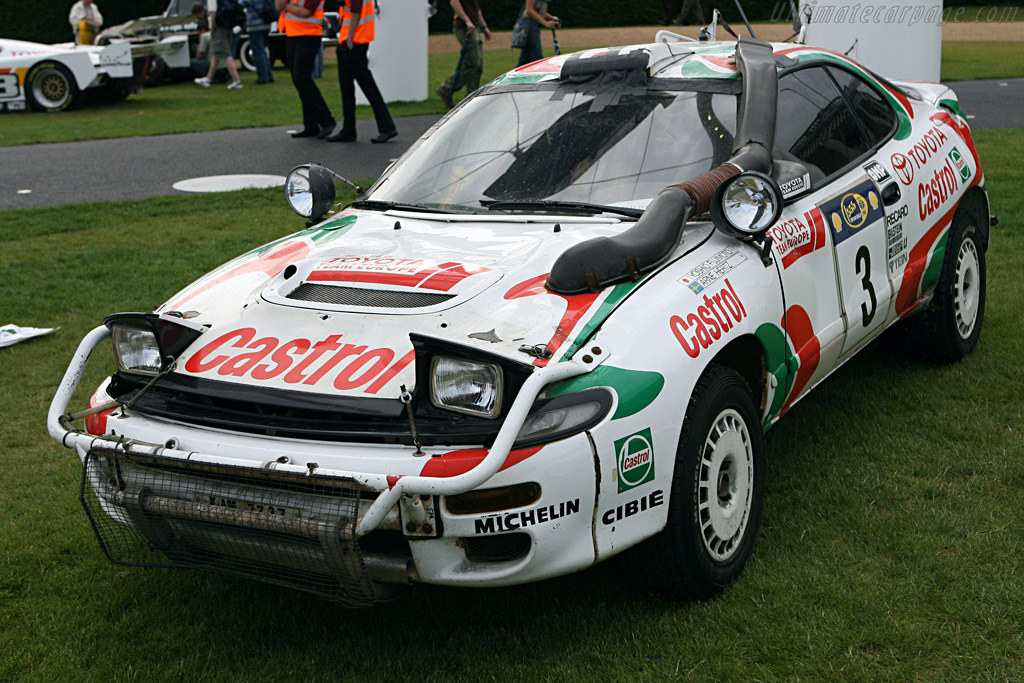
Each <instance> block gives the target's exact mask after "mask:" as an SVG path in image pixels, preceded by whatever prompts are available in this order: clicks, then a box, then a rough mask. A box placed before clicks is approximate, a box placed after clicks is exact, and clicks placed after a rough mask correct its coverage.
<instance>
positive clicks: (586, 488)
mask: <svg viewBox="0 0 1024 683" xmlns="http://www.w3.org/2000/svg"><path fill="white" fill-rule="evenodd" d="M108 335H109V333H108V331H107V329H106V328H105V327H101V328H97V329H96V330H93V331H92V332H91V333H90V334H89V335H87V336H86V338H85V339H83V341H82V343H81V344H80V345H79V348H78V350H77V352H76V354H75V357H74V359H73V361H72V363H71V365H70V366H69V368H68V370H67V372H66V373H65V376H64V379H63V381H62V383H61V385H60V387H59V389H58V391H57V393H56V394H55V396H54V399H53V401H52V403H51V406H50V412H49V416H48V426H49V430H50V434H51V436H53V438H54V439H56V440H57V441H58V442H60V443H62V444H63V445H65V446H66V447H69V448H73V449H75V450H76V451H77V452H78V454H79V457H80V459H81V460H82V462H83V477H82V490H81V495H82V501H83V504H84V506H85V508H86V511H87V513H88V514H89V517H90V520H91V521H92V523H93V527H94V529H95V530H96V534H97V537H98V539H99V541H100V544H101V546H102V547H103V550H104V552H105V553H106V554H107V556H108V557H109V558H110V559H111V560H112V561H114V562H116V563H121V564H129V565H139V566H152V565H157V566H174V567H198V568H204V569H210V570H214V571H220V572H224V573H229V574H235V575H242V576H246V577H250V578H256V579H259V580H262V581H267V582H270V583H275V584H280V585H286V586H290V587H294V588H298V589H301V590H305V591H308V592H312V593H315V594H318V595H321V596H323V597H325V598H327V599H330V600H334V601H337V602H341V603H344V604H349V605H365V604H370V603H373V602H376V601H380V600H384V599H387V598H388V597H390V596H391V594H392V592H393V591H391V590H389V589H388V588H387V587H388V586H394V585H396V584H407V583H410V582H413V581H424V582H430V583H441V584H449V585H503V584H509V583H519V582H523V581H530V580H536V579H540V578H545V577H547V576H553V575H556V574H562V573H566V572H568V571H572V570H574V569H579V568H581V567H583V566H587V565H589V564H590V563H592V562H593V558H594V552H593V542H592V528H593V527H592V524H593V510H594V507H595V505H594V503H595V498H596V490H595V489H596V486H595V484H594V472H595V467H594V453H593V449H592V447H591V446H590V442H589V439H588V438H587V436H586V435H583V434H580V435H577V436H575V437H571V438H569V439H565V440H563V441H560V442H557V443H555V444H549V445H547V446H545V447H544V449H543V455H544V457H543V461H544V462H543V465H542V466H541V467H533V466H529V465H528V466H526V467H523V466H520V467H519V468H517V469H516V470H514V471H510V470H508V469H503V465H505V464H506V460H507V459H508V458H509V454H510V450H511V446H512V443H513V442H514V440H515V437H516V435H517V434H518V433H519V430H520V428H521V427H522V424H523V422H524V420H525V419H526V415H527V413H528V411H529V409H530V407H531V406H532V405H533V403H534V401H535V399H536V398H537V395H538V394H539V393H540V391H541V390H542V389H543V388H544V386H546V385H547V384H549V383H551V382H554V381H557V380H560V379H563V378H566V377H571V376H574V375H578V374H581V373H583V372H587V371H589V370H590V369H592V368H593V367H595V366H596V365H598V364H599V363H600V362H601V361H603V360H604V359H603V358H601V357H597V358H594V359H593V361H592V362H591V363H589V364H582V363H577V362H572V361H569V362H563V363H557V364H554V365H552V366H549V367H547V368H543V369H539V370H537V371H536V372H534V373H533V374H532V375H531V376H530V377H529V378H528V379H527V381H526V383H525V384H524V386H523V388H522V390H521V391H520V393H519V395H518V396H517V397H516V399H515V401H514V402H513V404H512V406H511V408H510V411H509V414H508V417H507V418H506V419H505V421H504V423H503V425H502V427H501V429H500V431H499V433H498V436H497V438H496V439H495V442H494V444H493V445H492V447H491V448H490V450H489V451H488V452H487V453H486V454H485V455H484V456H483V458H482V459H481V460H480V461H479V462H478V463H477V464H476V465H475V466H471V467H469V468H468V470H467V471H464V472H461V473H458V474H455V475H454V476H444V475H440V476H422V474H412V473H411V472H413V471H417V472H418V471H419V468H421V467H422V465H423V462H424V460H425V459H424V458H422V457H421V458H419V459H418V460H417V464H416V469H415V470H413V469H410V467H409V461H410V459H411V456H410V453H411V450H412V449H410V448H407V447H394V448H391V449H388V448H386V447H385V448H381V447H376V448H373V447H367V446H365V445H364V446H361V447H360V446H351V447H349V446H345V445H338V444H322V443H321V444H305V443H301V442H294V441H292V442H289V441H288V440H276V441H275V440H273V439H267V438H264V437H255V436H246V435H232V434H227V433H220V432H216V431H213V430H206V429H200V428H195V427H187V426H184V427H183V426H181V425H175V424H170V423H167V422H166V421H159V420H152V419H148V418H145V416H138V415H130V411H125V410H124V409H123V408H122V409H120V413H121V416H120V418H118V421H119V427H120V428H119V429H118V430H117V431H118V432H120V434H121V435H120V436H116V435H114V434H113V433H109V434H106V435H101V436H97V435H92V434H87V433H85V432H82V431H79V430H76V429H73V428H72V427H71V424H70V421H69V419H68V417H67V416H66V415H65V410H66V406H67V403H68V401H69V399H70V397H71V395H72V393H73V392H74V390H75V388H76V386H77V384H78V382H79V380H80V378H81V376H82V372H83V370H84V368H85V365H86V364H87V362H88V359H89V357H90V355H91V353H92V351H93V350H94V349H95V348H96V347H97V346H98V345H99V344H100V343H101V342H102V341H103V340H105V339H106V338H107V336H108ZM172 432H173V433H174V434H175V436H174V438H173V440H171V441H169V438H170V437H169V434H171V433H172ZM179 436H180V437H181V438H180V442H179V441H178V438H179ZM129 437H130V438H129ZM182 444H187V447H185V446H183V445H182ZM289 449H290V450H289ZM339 451H351V452H352V453H353V457H338V452H339ZM388 451H391V452H390V453H389V452H388ZM395 451H398V452H399V454H400V456H401V457H396V454H395ZM318 453H319V455H318ZM282 454H284V455H286V456H288V457H281V456H282ZM289 454H290V455H289ZM321 456H322V457H321ZM389 456H390V457H389ZM318 461H319V462H327V463H332V464H333V465H337V466H332V467H320V465H319V464H317V463H318ZM346 464H347V465H349V466H351V465H360V464H363V465H366V467H363V468H360V469H355V468H354V467H353V468H352V469H346V468H345V465H346ZM365 470H370V471H365ZM499 470H501V471H499ZM522 481H535V482H537V483H539V484H540V487H541V490H542V491H543V494H542V496H541V498H540V500H539V501H537V502H536V503H534V504H531V505H530V506H529V507H528V508H527V509H521V510H511V511H501V512H498V513H495V514H490V515H469V516H466V515H451V514H449V513H447V512H446V511H445V509H444V506H443V505H442V500H443V497H444V496H452V495H458V494H461V493H465V492H468V491H471V490H474V489H477V488H480V487H482V486H483V485H485V484H486V485H487V486H488V487H490V486H503V485H509V484H512V483H519V482H522ZM538 520H544V521H545V522H550V523H543V524H542V523H540V522H538ZM555 520H558V522H557V523H555ZM482 544H483V545H482ZM485 546H486V547H487V548H490V550H487V552H484V551H482V550H481V548H484V547H485ZM503 552H505V553H506V554H507V557H508V558H509V559H508V561H505V562H496V561H493V558H494V557H501V556H502V553H503ZM481 553H483V555H484V556H485V561H484V562H478V561H474V559H479V555H480V554H481ZM487 553H490V555H488V554H487ZM474 555H476V556H477V557H474ZM488 558H489V559H488Z"/></svg>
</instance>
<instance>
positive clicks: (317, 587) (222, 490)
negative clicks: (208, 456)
mask: <svg viewBox="0 0 1024 683" xmlns="http://www.w3.org/2000/svg"><path fill="white" fill-rule="evenodd" d="M192 465H194V467H193V466H192ZM342 483H344V482H342ZM80 499H81V501H82V505H83V507H84V508H85V512H86V515H88V517H89V521H90V523H91V524H92V527H93V531H94V532H95V534H96V538H97V539H98V541H99V543H100V547H101V548H102V549H103V552H104V553H105V554H106V556H107V558H108V559H109V560H110V561H111V562H113V563H115V564H122V565H129V566H137V567H174V568H193V569H206V570H208V571H214V572H219V573H223V574H230V575H234V576H241V577H246V578H251V579H256V580H258V581H264V582H267V583H272V584H276V585H279V586H285V587H289V588H295V589H298V590H301V591H305V592H308V593H313V594H315V595H318V596H320V597H322V598H325V599H327V600H330V601H332V602H337V603H339V604H342V605H345V606H351V607H361V606H368V605H371V604H373V603H374V602H377V601H379V600H380V599H381V596H380V595H378V588H379V586H378V585H377V584H375V583H374V582H373V581H372V580H371V578H370V575H369V573H368V571H367V563H366V561H365V558H364V557H363V554H362V553H361V552H360V548H359V543H358V540H357V539H356V536H355V525H356V520H357V518H358V514H359V512H360V501H362V502H363V506H364V507H365V506H367V505H368V501H366V500H363V497H362V495H361V492H360V491H359V490H357V489H356V488H347V487H345V486H340V485H339V483H338V480H336V479H328V478H326V477H320V478H317V477H316V476H302V475H295V474H291V473H281V472H274V471H272V470H256V471H253V470H251V469H249V468H241V467H232V466H225V465H208V464H201V465H200V464H199V463H185V464H184V465H183V463H181V461H179V460H174V459H170V458H161V457H158V456H139V455H134V454H128V453H124V452H122V451H116V450H113V449H99V448H97V449H94V450H92V451H90V452H89V453H88V454H87V456H86V458H85V461H84V465H83V469H82V483H81V490H80Z"/></svg>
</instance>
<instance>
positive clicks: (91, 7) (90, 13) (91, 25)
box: [68, 0, 103, 45]
mask: <svg viewBox="0 0 1024 683" xmlns="http://www.w3.org/2000/svg"><path fill="white" fill-rule="evenodd" d="M68 21H69V22H71V30H72V31H74V32H75V42H76V43H78V44H79V45H92V41H93V39H94V38H95V37H96V34H97V33H98V32H99V30H100V26H102V25H103V15H102V14H100V8H99V7H97V6H96V4H95V3H94V2H93V1H92V0H78V2H76V3H75V4H74V5H72V6H71V12H70V13H69V14H68Z"/></svg>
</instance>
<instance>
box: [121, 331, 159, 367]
mask: <svg viewBox="0 0 1024 683" xmlns="http://www.w3.org/2000/svg"><path fill="white" fill-rule="evenodd" d="M111 333H112V336H113V339H114V356H115V357H116V358H117V365H118V367H119V368H121V369H122V370H124V371H125V372H131V373H135V374H140V375H158V374H160V371H161V370H162V369H163V359H162V358H161V357H160V346H159V344H157V341H156V333H154V332H153V330H143V329H140V328H138V327H126V326H122V325H115V326H114V327H113V330H112V331H111Z"/></svg>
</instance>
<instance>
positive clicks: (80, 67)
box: [0, 39, 132, 112]
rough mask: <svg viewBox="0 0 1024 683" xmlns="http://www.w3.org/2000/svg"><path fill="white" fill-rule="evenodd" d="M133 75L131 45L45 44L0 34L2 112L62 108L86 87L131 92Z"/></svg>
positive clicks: (115, 94) (119, 93) (77, 98)
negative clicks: (9, 37)
mask: <svg viewBox="0 0 1024 683" xmlns="http://www.w3.org/2000/svg"><path fill="white" fill-rule="evenodd" d="M131 78H132V53H131V47H129V46H128V45H104V46H102V47H99V46H91V45H90V46H86V45H75V44H74V43H64V44H59V45H43V44H41V43H29V42H25V41H22V40H7V39H0V112H4V111H24V110H25V109H26V106H27V107H31V108H32V109H34V110H36V111H51V112H52V111H63V110H64V109H68V108H69V107H73V106H75V105H77V104H78V103H79V102H80V101H81V98H82V96H83V95H84V94H85V92H86V91H87V90H90V89H97V90H104V91H106V92H108V93H109V94H110V95H111V96H112V97H120V96H122V95H125V94H127V92H128V90H127V89H128V87H129V86H130V84H131Z"/></svg>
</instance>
